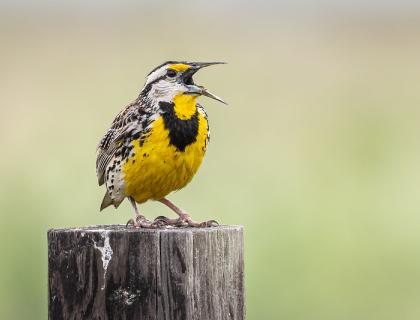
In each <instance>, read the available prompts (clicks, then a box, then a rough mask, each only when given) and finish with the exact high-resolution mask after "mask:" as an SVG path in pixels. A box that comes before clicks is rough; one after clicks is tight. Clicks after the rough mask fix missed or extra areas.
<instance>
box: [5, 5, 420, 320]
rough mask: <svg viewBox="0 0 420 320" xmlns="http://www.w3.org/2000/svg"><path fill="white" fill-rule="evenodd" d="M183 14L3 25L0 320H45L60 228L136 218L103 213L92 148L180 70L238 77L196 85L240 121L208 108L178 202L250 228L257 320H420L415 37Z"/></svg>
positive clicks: (250, 286)
mask: <svg viewBox="0 0 420 320" xmlns="http://www.w3.org/2000/svg"><path fill="white" fill-rule="evenodd" d="M179 14H181V12H178V11H177V12H175V16H176V17H178V15H179ZM183 14H187V15H188V14H190V15H189V16H188V17H189V19H190V20H187V19H178V20H176V21H177V22H176V23H171V22H173V21H174V19H173V18H174V12H169V10H168V12H165V11H164V12H162V14H159V15H158V14H156V13H153V14H151V12H147V11H146V12H131V13H130V12H125V13H124V14H121V13H114V14H112V13H107V14H105V15H101V14H96V15H93V16H92V15H90V14H84V13H83V12H82V13H79V14H63V13H60V12H50V13H44V14H41V13H40V12H38V11H37V12H33V13H31V12H26V13H25V14H24V15H23V14H22V15H16V14H10V15H7V14H5V13H2V19H0V21H1V22H0V40H1V42H0V43H1V44H0V48H1V50H0V54H1V56H0V70H1V73H0V144H1V146H2V150H3V152H2V157H1V158H0V177H1V180H0V218H1V221H2V222H1V226H0V228H1V233H0V237H1V241H0V251H1V253H2V258H1V263H0V313H1V318H2V319H29V318H30V319H45V318H46V312H47V247H46V231H47V229H48V228H51V227H61V226H79V225H89V224H104V223H124V222H126V221H127V220H128V218H129V217H130V216H131V214H132V213H131V209H130V208H129V206H128V205H127V204H124V205H122V206H121V208H120V209H119V210H118V211H115V212H114V211H113V210H112V209H110V210H107V211H105V212H104V213H103V214H100V213H99V212H98V207H99V204H100V201H101V199H102V195H103V192H104V190H103V189H102V188H98V187H97V185H96V177H95V168H94V167H95V147H96V144H97V142H98V140H99V139H100V137H101V136H102V134H103V133H104V131H105V130H106V128H107V127H108V125H109V123H110V122H111V121H112V119H113V117H114V116H115V114H116V113H117V112H118V111H119V110H120V109H121V108H122V107H123V106H124V105H125V104H127V103H128V102H130V101H131V100H133V99H134V98H135V97H136V95H137V94H138V92H139V90H140V89H141V87H142V85H143V81H144V76H145V75H146V73H147V72H148V71H149V70H150V69H151V68H153V67H154V66H155V65H157V64H159V63H161V62H162V61H165V60H168V59H186V60H200V61H206V60H225V61H228V62H229V64H228V65H226V66H220V67H214V68H213V69H208V70H205V71H203V72H202V73H200V74H198V75H197V77H196V82H198V83H200V84H204V85H206V86H207V87H208V88H209V89H212V91H214V92H215V93H216V94H218V95H220V96H221V97H223V98H225V99H226V100H227V101H228V102H229V103H230V107H229V108H224V107H223V106H221V105H219V104H217V103H215V102H213V101H209V100H205V99H202V104H203V105H204V106H205V107H206V109H207V111H208V113H209V116H210V121H211V123H210V124H211V129H212V141H211V145H210V148H209V151H208V155H207V157H206V160H205V162H204V164H203V166H202V168H201V170H200V172H199V174H198V175H197V177H196V178H195V179H194V180H193V182H192V183H191V185H189V186H188V187H187V188H186V189H184V190H182V191H180V192H178V193H176V194H173V195H172V196H171V198H172V199H173V200H175V201H176V202H177V203H179V205H181V206H182V207H184V208H185V209H187V210H188V211H190V212H192V213H193V215H194V216H195V218H196V219H198V220H200V219H209V218H215V219H217V220H218V221H220V222H222V223H225V224H244V225H245V229H246V289H247V292H246V295H247V315H248V318H249V319H280V318H281V319H312V320H316V319H322V320H328V319H340V320H345V319H349V320H350V319H383V320H385V319H413V320H414V319H418V318H419V316H420V307H419V304H418V299H419V297H420V289H419V288H420V255H419V251H420V215H419V209H420V203H419V200H418V199H419V197H418V195H419V191H420V170H418V167H419V165H418V164H419V161H420V143H419V139H418V137H419V135H420V126H419V120H420V108H419V107H418V106H419V102H420V60H419V59H418V57H419V54H420V40H419V39H420V38H419V34H420V24H419V23H416V19H410V18H407V17H405V16H401V17H393V16H391V17H385V18H384V19H373V18H372V19H370V18H369V19H365V18H363V17H362V18H361V17H341V18H340V17H334V18H330V19H324V18H322V17H318V19H309V20H306V19H303V18H302V19H300V20H299V19H297V20H294V19H286V18H285V19H279V18H278V17H275V16H274V15H269V14H262V13H258V14H254V15H251V14H250V13H246V12H236V13H235V14H233V13H232V12H230V13H226V12H225V13H220V12H219V13H217V14H214V15H211V14H208V15H205V14H198V13H197V12H194V13H189V12H187V13H185V12H183ZM417 21H418V19H417ZM142 209H143V211H144V212H145V213H146V214H147V215H148V216H149V217H151V218H152V217H154V216H156V215H160V214H170V212H168V210H167V209H166V208H164V207H162V206H161V205H159V204H156V203H148V204H146V205H144V206H143V208H142ZM22 304H24V305H25V308H23V307H22Z"/></svg>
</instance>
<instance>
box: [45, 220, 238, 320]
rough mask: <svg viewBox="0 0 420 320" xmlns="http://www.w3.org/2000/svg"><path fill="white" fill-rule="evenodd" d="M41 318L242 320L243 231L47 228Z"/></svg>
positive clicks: (229, 228)
mask: <svg viewBox="0 0 420 320" xmlns="http://www.w3.org/2000/svg"><path fill="white" fill-rule="evenodd" d="M48 275H49V313H48V314H49V319H54V320H59V319H66V320H67V319H72V320H73V319H75V320H76V319H93V320H99V319H101V320H107V319H110V320H111V319H165V320H167V319H168V320H169V319H181V320H184V319H185V320H190V319H197V320H198V319H199V320H206V319H209V320H210V319H220V320H222V319H232V320H237V319H244V316H245V308H244V283H243V279H244V264H243V228H242V227H241V226H219V227H216V228H200V229H195V228H182V229H169V228H168V229H158V230H145V229H127V228H125V227H124V226H120V225H116V226H115V225H114V226H94V227H86V228H72V229H52V230H49V231H48Z"/></svg>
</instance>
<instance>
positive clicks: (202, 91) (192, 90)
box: [184, 62, 227, 105]
mask: <svg viewBox="0 0 420 320" xmlns="http://www.w3.org/2000/svg"><path fill="white" fill-rule="evenodd" d="M215 64H225V62H194V63H191V66H192V68H190V69H188V70H186V71H185V72H184V76H186V77H192V75H193V74H195V73H196V72H197V71H198V70H200V69H201V68H204V67H208V66H212V65H215ZM187 86H188V91H187V92H186V93H187V94H194V95H203V96H206V97H209V98H212V99H214V100H217V101H219V102H221V103H224V104H225V105H227V102H226V101H224V100H223V99H222V98H220V97H218V96H216V95H215V94H213V93H211V92H210V91H208V90H207V89H206V88H204V87H202V86H198V85H195V84H190V85H187Z"/></svg>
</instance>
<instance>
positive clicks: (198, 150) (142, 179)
mask: <svg viewBox="0 0 420 320" xmlns="http://www.w3.org/2000/svg"><path fill="white" fill-rule="evenodd" d="M194 107H195V101H194ZM174 111H175V110H174ZM184 115H185V112H184ZM196 117H197V119H196V122H197V123H198V129H197V130H196V137H195V139H194V141H193V142H192V143H190V144H188V145H186V146H185V147H184V150H180V149H179V147H178V148H177V147H176V146H175V145H174V144H173V143H174V141H175V140H174V139H175V138H176V136H175V138H174V132H172V133H170V128H168V121H167V119H165V118H164V116H160V117H159V118H158V119H157V120H155V121H154V123H153V125H152V127H151V130H150V131H149V132H148V133H147V136H146V138H145V140H144V141H143V142H140V141H139V140H138V139H137V140H134V141H133V142H132V145H133V151H134V155H133V156H131V157H130V158H128V159H127V160H126V162H125V164H124V165H123V174H124V182H125V194H126V195H127V196H132V197H133V198H134V199H135V200H136V202H138V203H142V202H145V201H147V200H150V199H153V200H159V199H162V198H163V197H165V196H166V195H167V194H169V193H170V192H172V191H174V190H178V189H181V188H183V187H184V186H185V185H186V184H187V183H188V182H190V181H191V179H192V178H193V176H194V174H195V173H196V172H197V170H198V168H199V167H200V164H201V162H202V160H203V157H204V154H205V151H206V147H207V134H208V124H207V119H206V118H205V117H204V116H203V115H202V114H201V113H200V112H197V113H196ZM177 121H181V119H178V120H177ZM182 121H188V119H187V120H182ZM181 149H182V148H181Z"/></svg>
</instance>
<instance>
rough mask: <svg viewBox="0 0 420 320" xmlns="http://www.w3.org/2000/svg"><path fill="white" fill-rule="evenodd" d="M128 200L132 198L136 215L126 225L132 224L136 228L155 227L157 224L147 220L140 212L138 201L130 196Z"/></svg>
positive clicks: (131, 201)
mask: <svg viewBox="0 0 420 320" xmlns="http://www.w3.org/2000/svg"><path fill="white" fill-rule="evenodd" d="M128 200H130V203H131V205H132V206H133V208H134V211H135V213H136V215H135V216H134V218H132V219H130V220H128V222H127V224H126V227H128V226H131V227H134V228H155V225H154V224H153V223H152V222H151V221H149V220H147V218H146V217H145V216H143V215H141V214H140V213H139V209H138V208H137V204H136V201H135V200H134V199H133V197H128Z"/></svg>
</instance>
